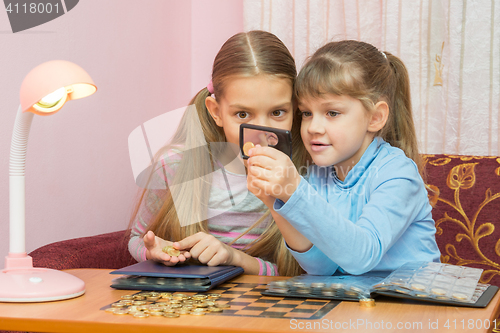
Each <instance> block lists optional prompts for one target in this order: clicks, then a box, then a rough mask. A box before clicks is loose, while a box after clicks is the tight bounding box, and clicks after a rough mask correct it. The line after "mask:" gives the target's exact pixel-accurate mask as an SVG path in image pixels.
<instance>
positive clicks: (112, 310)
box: [104, 308, 116, 313]
mask: <svg viewBox="0 0 500 333" xmlns="http://www.w3.org/2000/svg"><path fill="white" fill-rule="evenodd" d="M115 310H116V308H106V309H104V311H106V312H111V313H113V312H115Z"/></svg>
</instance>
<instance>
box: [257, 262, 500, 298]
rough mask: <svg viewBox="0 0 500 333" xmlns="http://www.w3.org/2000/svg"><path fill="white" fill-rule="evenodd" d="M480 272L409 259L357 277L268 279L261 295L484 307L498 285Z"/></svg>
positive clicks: (305, 275)
mask: <svg viewBox="0 0 500 333" xmlns="http://www.w3.org/2000/svg"><path fill="white" fill-rule="evenodd" d="M482 271H483V270H482V269H477V268H471V267H463V266H455V265H449V264H442V263H435V262H409V263H407V264H405V265H403V266H401V267H400V268H398V269H397V270H395V271H394V272H392V273H390V272H386V273H383V272H370V273H369V274H366V275H359V276H355V275H335V276H315V275H307V274H304V275H301V276H296V277H293V278H291V279H288V280H278V281H272V282H270V283H269V284H268V286H267V290H265V291H263V292H262V294H264V295H267V296H281V297H283V296H291V297H299V298H304V297H305V298H319V299H332V300H350V301H358V300H360V299H363V298H375V297H378V296H388V297H396V298H405V299H412V300H419V301H425V302H432V303H440V304H444V305H453V306H465V307H486V306H487V305H488V304H489V302H490V301H491V299H492V298H493V296H495V294H496V292H497V291H498V287H497V286H491V285H489V284H483V283H479V279H480V277H481V273H482ZM387 274H388V275H387Z"/></svg>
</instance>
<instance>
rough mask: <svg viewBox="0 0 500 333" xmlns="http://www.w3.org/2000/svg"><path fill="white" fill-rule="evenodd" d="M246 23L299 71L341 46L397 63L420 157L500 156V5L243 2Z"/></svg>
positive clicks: (394, 0) (457, 0)
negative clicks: (404, 72)
mask: <svg viewBox="0 0 500 333" xmlns="http://www.w3.org/2000/svg"><path fill="white" fill-rule="evenodd" d="M244 19H245V26H244V27H245V30H246V31H248V30H253V29H261V30H266V31H270V32H272V33H274V34H276V35H277V36H278V37H279V38H280V39H281V40H282V41H283V42H284V43H285V44H286V45H287V47H288V48H289V50H290V52H291V53H292V54H293V56H294V57H295V60H296V63H297V67H298V69H300V67H301V66H302V64H303V63H304V61H305V60H306V58H307V57H308V56H309V55H311V54H312V53H314V51H315V50H316V49H317V48H319V47H320V46H322V45H323V44H324V43H326V42H329V41H336V40H341V39H355V40H361V41H364V42H368V43H371V44H373V45H375V46H376V47H378V48H379V49H380V50H381V51H389V52H391V53H393V54H395V55H397V56H398V57H400V58H401V59H402V60H403V61H404V62H405V64H406V66H407V68H408V71H409V74H410V84H411V94H412V104H413V113H414V120H415V126H416V131H417V136H418V139H419V148H420V151H421V152H422V153H427V154H438V153H446V154H465V155H500V98H499V95H500V0H476V1H473V0H413V1H406V0H405V1H403V0H378V1H377V0H244Z"/></svg>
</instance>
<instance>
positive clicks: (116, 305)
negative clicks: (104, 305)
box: [111, 303, 127, 308]
mask: <svg viewBox="0 0 500 333" xmlns="http://www.w3.org/2000/svg"><path fill="white" fill-rule="evenodd" d="M126 306H127V305H125V304H123V303H113V304H111V307H112V308H124V307H126Z"/></svg>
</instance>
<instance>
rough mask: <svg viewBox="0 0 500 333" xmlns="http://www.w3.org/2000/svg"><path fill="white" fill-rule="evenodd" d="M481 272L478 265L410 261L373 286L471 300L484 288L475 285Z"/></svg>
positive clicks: (443, 297)
mask: <svg viewBox="0 0 500 333" xmlns="http://www.w3.org/2000/svg"><path fill="white" fill-rule="evenodd" d="M481 273H482V269H477V268H471V267H464V266H454V265H449V264H442V263H435V262H412V263H408V264H405V265H403V266H401V267H400V268H399V269H397V270H396V271H394V272H393V273H392V274H391V275H389V276H388V277H387V278H386V279H384V280H383V281H382V282H381V283H379V284H377V285H376V286H374V288H375V290H382V288H385V290H390V291H395V292H397V293H401V294H410V295H412V296H415V297H421V298H422V297H426V298H431V299H436V300H445V301H446V300H448V301H455V302H465V303H473V302H475V301H477V299H478V298H479V297H480V296H481V294H482V293H483V292H484V291H485V290H486V288H487V287H486V288H480V289H477V288H476V287H477V286H478V282H479V278H480V277H481Z"/></svg>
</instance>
